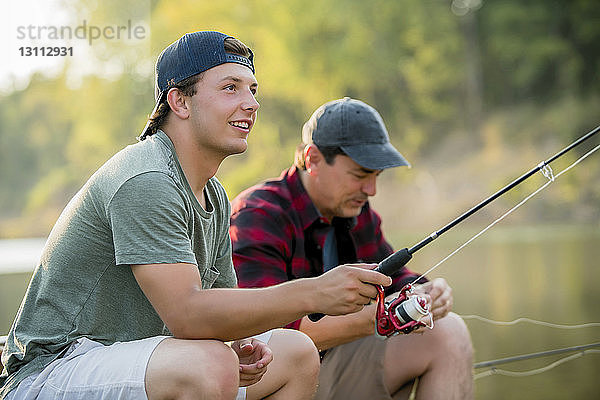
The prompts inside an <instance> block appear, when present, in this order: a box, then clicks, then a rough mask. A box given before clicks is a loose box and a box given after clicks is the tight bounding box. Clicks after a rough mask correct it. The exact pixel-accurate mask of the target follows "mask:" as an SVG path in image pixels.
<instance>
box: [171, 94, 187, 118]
mask: <svg viewBox="0 0 600 400" xmlns="http://www.w3.org/2000/svg"><path fill="white" fill-rule="evenodd" d="M167 102H168V103H169V107H171V111H173V113H174V114H175V115H177V116H178V117H179V118H181V119H187V118H189V116H190V110H189V108H188V103H187V102H186V97H185V95H184V94H183V93H182V92H181V90H179V89H178V88H172V89H170V90H169V92H168V93H167Z"/></svg>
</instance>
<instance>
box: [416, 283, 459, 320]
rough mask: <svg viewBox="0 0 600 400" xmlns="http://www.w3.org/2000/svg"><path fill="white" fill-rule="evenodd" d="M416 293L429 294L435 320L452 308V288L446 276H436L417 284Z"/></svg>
mask: <svg viewBox="0 0 600 400" xmlns="http://www.w3.org/2000/svg"><path fill="white" fill-rule="evenodd" d="M414 293H416V294H427V295H429V297H430V298H431V300H430V304H431V314H432V315H433V319H434V320H436V319H440V318H443V317H445V316H446V315H448V313H449V312H450V311H451V310H452V305H453V303H454V299H453V297H452V288H451V287H450V286H448V283H447V282H446V280H445V279H444V278H435V279H434V280H432V281H429V282H426V283H424V284H422V285H415V289H414Z"/></svg>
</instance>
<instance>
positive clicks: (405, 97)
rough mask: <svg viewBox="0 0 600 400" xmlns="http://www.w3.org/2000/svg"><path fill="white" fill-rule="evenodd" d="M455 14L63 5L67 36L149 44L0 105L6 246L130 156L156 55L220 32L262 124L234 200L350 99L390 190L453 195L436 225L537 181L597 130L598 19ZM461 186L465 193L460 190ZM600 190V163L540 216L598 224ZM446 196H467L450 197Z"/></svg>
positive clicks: (432, 1) (322, 7)
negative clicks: (542, 165) (249, 84)
mask: <svg viewBox="0 0 600 400" xmlns="http://www.w3.org/2000/svg"><path fill="white" fill-rule="evenodd" d="M450 3H451V2H449V1H439V0H426V1H420V0H403V1H390V0H372V1H368V2H367V1H364V0H346V1H344V2H340V1H336V0H320V1H306V0H288V1H277V0H254V1H244V2H241V1H229V2H209V1H201V2H197V1H191V0H181V1H179V2H175V3H174V2H171V1H166V0H152V1H150V0H148V1H142V2H138V3H136V4H130V5H125V4H123V3H122V2H117V1H113V0H111V1H104V2H99V1H82V0H64V4H65V7H67V6H68V7H69V9H72V10H74V11H73V16H72V20H73V21H74V23H79V22H80V21H81V20H82V19H86V20H87V21H88V23H94V24H97V25H105V24H121V23H123V19H125V20H126V19H132V20H134V21H137V22H143V23H145V24H146V25H147V26H148V27H149V30H150V32H149V37H148V41H146V42H140V43H137V44H136V43H134V44H132V43H127V42H125V41H112V42H111V43H101V42H99V43H98V44H97V45H94V46H90V49H91V50H92V54H91V55H90V57H91V59H92V58H93V63H95V65H97V70H96V74H95V75H88V76H83V77H80V78H79V79H75V78H74V75H73V73H74V72H76V71H74V69H76V68H77V66H76V64H74V63H70V64H65V67H64V70H63V72H62V73H61V74H60V75H59V76H58V77H56V78H44V77H42V76H37V75H36V76H33V77H32V78H31V81H30V83H29V85H28V87H27V88H25V89H23V90H17V91H14V92H12V93H9V94H6V95H5V96H3V97H0V237H2V236H4V237H6V236H25V235H45V234H46V233H47V232H48V231H49V229H50V227H51V225H52V223H53V222H54V219H55V218H56V216H57V215H58V213H59V212H60V210H61V209H62V207H64V205H65V204H66V202H67V201H68V199H69V198H70V197H71V196H72V195H73V193H74V192H75V191H76V190H78V188H79V187H80V186H81V185H82V183H83V182H84V181H85V180H86V179H87V178H88V177H89V176H90V175H91V174H92V173H93V172H94V170H95V169H97V168H98V167H99V166H100V165H101V164H102V163H103V162H104V161H105V160H106V159H108V158H109V157H110V156H111V155H112V154H114V153H115V152H116V151H118V150H119V149H120V148H122V147H123V146H125V145H126V144H130V143H133V142H134V141H135V137H136V136H137V135H138V134H139V132H140V130H141V129H142V127H143V126H144V124H145V120H146V117H147V115H148V113H149V112H150V110H151V109H152V107H153V105H154V99H153V76H152V73H153V68H152V65H153V63H154V60H155V58H156V55H157V54H158V53H159V52H160V50H162V49H163V48H164V47H165V46H166V45H168V44H169V43H171V42H172V41H173V40H175V39H176V38H178V37H179V36H181V35H182V34H183V33H185V32H188V31H194V30H200V29H214V30H219V31H222V32H226V33H228V34H231V35H233V36H236V37H238V38H240V39H241V40H243V41H244V42H245V43H246V44H248V45H249V46H250V47H251V48H252V49H253V51H254V52H255V55H256V67H257V79H258V80H259V83H260V89H259V94H258V99H259V101H260V102H261V109H260V111H259V115H260V117H259V121H258V123H257V125H256V126H255V128H254V130H253V131H252V134H251V135H250V138H249V144H250V148H249V150H248V151H247V152H246V154H243V155H240V156H235V157H231V158H230V159H228V160H226V161H225V162H224V164H223V165H222V167H221V169H220V171H219V173H218V176H219V178H220V179H221V180H222V182H223V183H224V185H225V187H226V188H227V190H228V192H229V194H230V196H235V195H236V194H237V193H239V191H241V190H243V189H244V188H246V187H248V186H250V185H252V184H254V183H256V182H258V181H259V180H262V179H266V178H268V177H272V176H276V175H278V174H279V172H280V171H281V170H282V169H283V168H285V167H287V166H288V165H289V164H290V163H291V160H292V157H293V152H294V148H295V146H296V144H297V143H298V142H299V139H300V130H301V126H302V124H303V123H304V121H305V120H306V119H307V118H308V117H309V115H310V114H311V113H312V111H313V110H314V109H315V108H316V107H317V106H319V105H320V104H322V103H324V102H326V101H329V100H331V99H334V98H340V97H343V96H353V97H356V98H360V99H362V100H364V101H366V102H367V103H369V104H371V105H373V106H374V107H376V108H377V109H378V110H379V111H380V113H381V114H382V116H383V118H384V120H385V121H386V124H387V127H388V130H389V132H390V136H391V137H392V141H393V142H394V143H395V144H396V146H397V147H398V148H399V149H400V150H401V152H402V153H404V154H405V155H406V156H407V158H408V159H409V160H411V162H412V163H413V165H414V167H415V170H416V171H414V172H412V174H413V175H411V174H409V173H406V174H405V172H404V170H403V171H402V172H396V171H394V172H391V173H387V174H386V175H385V180H386V186H387V183H388V182H389V183H390V184H392V183H394V182H401V183H404V184H406V186H410V185H414V184H416V186H417V187H421V186H419V185H421V184H423V185H424V186H423V187H428V188H429V189H428V190H430V191H428V192H427V193H445V192H444V191H445V190H447V191H448V192H447V193H448V194H447V195H448V196H449V198H450V199H451V201H450V202H449V201H446V202H444V204H443V205H441V206H440V207H435V209H436V210H438V212H439V213H443V214H442V215H444V216H448V215H451V214H452V213H450V212H449V211H450V210H456V209H459V208H460V207H459V206H460V205H461V204H463V203H464V204H467V205H468V203H472V202H474V201H475V200H476V199H477V198H478V197H477V198H476V199H473V198H472V196H473V195H474V193H478V192H472V191H470V190H472V189H475V188H477V189H479V190H480V192H481V193H483V194H485V193H486V192H487V191H492V190H493V189H495V188H497V186H498V185H500V184H502V183H504V181H503V179H504V180H506V179H510V178H511V177H513V176H514V174H519V173H520V172H522V171H523V170H524V169H526V168H528V167H530V164H529V163H525V164H524V163H523V161H529V157H531V158H534V157H535V158H544V157H547V156H548V155H549V154H553V152H554V151H557V150H558V149H559V148H562V147H564V145H566V144H567V143H569V142H570V141H571V139H572V138H574V137H576V136H579V135H581V134H583V133H585V132H586V131H588V130H590V129H591V128H592V127H593V126H595V125H597V124H598V112H597V111H598V109H599V106H600V75H599V74H598V71H599V70H600V40H599V39H600V24H598V20H599V18H600V3H598V2H597V1H592V0H589V1H586V0H577V1H567V0H553V1H545V0H532V1H527V2H521V1H516V0H510V1H507V0H484V1H483V2H482V5H481V7H479V8H478V9H475V10H471V11H470V12H469V13H468V14H467V15H464V16H457V15H455V14H454V13H453V12H452V11H451V7H450ZM150 34H151V36H150ZM110 71H112V72H110ZM115 71H116V72H115ZM526 149H528V150H527V151H525V150H526ZM573 156H575V154H574V155H573ZM537 161H540V160H539V159H537ZM507 164H510V166H509V168H506V166H507ZM427 166H430V167H431V171H429V172H427ZM434 166H443V168H439V169H437V170H434V169H433V167H434ZM580 170H581V169H580ZM439 171H442V173H440V172H439ZM436 174H437V175H436ZM469 174H472V179H471V181H470V182H469V183H470V185H471V186H468V187H463V186H461V185H459V184H458V183H457V180H459V179H461V178H463V179H464V177H465V176H470V175H469ZM411 176H413V177H412V178H411ZM441 177H443V181H442V182H436V183H435V185H434V184H433V183H432V182H433V180H434V179H436V178H437V179H441ZM599 177H600V163H599V162H598V161H597V156H595V159H592V160H589V161H588V162H587V163H586V172H585V173H581V174H577V176H576V177H572V178H569V179H568V180H566V182H565V183H564V184H561V190H560V191H559V192H553V193H552V194H551V195H550V197H549V199H548V201H546V202H545V203H543V202H542V203H541V204H540V206H539V207H537V208H535V210H541V211H539V213H541V214H543V215H555V216H556V217H557V218H563V219H569V218H571V219H572V218H576V219H579V220H582V221H588V222H589V221H590V220H591V221H597V220H598V214H599V212H598V210H597V208H598V207H597V204H598V199H599V198H600V193H599V189H598V185H597V184H595V182H598V178H599ZM402 186H403V189H405V188H406V186H405V185H402ZM452 187H461V188H464V189H465V190H462V191H460V190H459V191H457V193H456V196H457V197H453V194H452V193H453V192H452V189H451V188H452ZM432 188H435V190H433V189H432ZM525 189H527V188H525V187H524V188H523V190H525ZM431 190H433V191H431ZM384 192H385V191H384ZM520 194H521V192H519V191H515V193H514V195H511V196H513V197H511V199H513V198H515V197H516V196H518V195H520ZM397 195H398V194H397V193H394V196H397ZM415 196H417V195H416V194H415ZM415 196H413V197H410V199H413V200H415V201H416V203H417V204H419V203H420V204H422V205H423V204H425V203H424V202H422V201H421V202H419V200H418V196H417V197H415ZM461 196H462V197H461ZM578 196H579V197H578ZM407 201H408V200H407ZM428 201H429V200H428ZM432 201H433V200H432ZM391 203H394V202H393V201H392V202H391ZM431 204H437V203H435V202H432V203H431ZM568 204H578V205H579V207H577V208H575V207H569V206H568ZM444 206H446V207H448V208H444ZM575 210H577V211H575ZM581 210H583V211H581ZM413 214H415V215H420V214H421V213H419V212H414V213H413ZM535 214H536V212H535V211H530V215H532V218H538V217H539V215H535ZM391 215H393V216H394V217H398V218H404V217H405V216H404V215H401V214H398V215H396V214H395V213H393V212H391ZM431 218H432V219H436V218H437V219H436V220H437V221H439V220H440V219H441V218H440V217H439V214H431ZM421 223H425V222H423V221H421ZM428 225H429V224H428ZM429 226H430V225H429Z"/></svg>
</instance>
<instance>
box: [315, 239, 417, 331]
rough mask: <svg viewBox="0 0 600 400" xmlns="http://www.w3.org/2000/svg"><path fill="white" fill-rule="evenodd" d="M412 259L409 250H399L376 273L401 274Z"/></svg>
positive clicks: (380, 264) (384, 261) (319, 316)
mask: <svg viewBox="0 0 600 400" xmlns="http://www.w3.org/2000/svg"><path fill="white" fill-rule="evenodd" d="M411 258H412V254H410V252H409V251H408V249H407V248H404V249H402V250H398V251H397V252H395V253H394V254H392V255H390V256H388V257H387V258H386V259H385V260H383V261H382V262H380V263H379V265H378V266H377V268H375V271H377V272H381V273H382V274H384V275H387V276H392V275H394V274H396V273H398V272H400V270H401V269H402V268H404V266H405V265H406V263H407V262H409V261H410V259H411ZM324 316H325V314H323V313H312V314H309V315H308V319H310V320H311V321H312V322H317V321H318V320H320V319H321V318H323V317H324Z"/></svg>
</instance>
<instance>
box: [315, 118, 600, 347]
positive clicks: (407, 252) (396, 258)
mask: <svg viewBox="0 0 600 400" xmlns="http://www.w3.org/2000/svg"><path fill="white" fill-rule="evenodd" d="M599 131H600V126H597V127H596V128H594V129H593V130H591V131H590V132H588V133H587V134H585V135H583V136H582V137H580V138H579V139H577V140H575V141H574V142H573V143H571V144H570V145H568V146H567V147H565V148H564V149H562V150H561V151H559V152H558V153H556V154H555V155H554V156H552V157H550V158H549V159H547V160H546V161H543V162H541V163H539V164H538V165H537V166H536V167H535V168H533V169H531V170H530V171H529V172H527V173H525V174H523V175H522V176H520V177H519V178H517V179H515V180H514V181H513V182H511V183H509V184H508V185H506V186H505V187H503V188H502V189H500V190H498V191H497V192H496V193H494V194H492V195H491V196H490V197H488V198H487V199H485V200H483V201H481V202H480V203H479V204H477V205H475V206H473V207H472V208H471V209H470V210H468V211H467V212H465V213H463V214H462V215H460V216H459V217H457V218H455V219H454V220H453V221H451V222H450V223H448V224H446V225H445V226H443V227H442V228H440V229H439V230H437V231H435V232H433V233H432V234H431V235H429V236H427V237H426V238H424V239H423V240H421V241H420V242H418V243H417V244H415V245H414V246H412V247H411V248H407V247H405V248H403V249H401V250H398V251H396V252H395V253H393V254H391V255H390V256H388V257H387V258H385V259H384V260H383V261H381V262H380V263H379V264H378V266H377V268H375V271H378V272H381V273H382V274H385V275H388V276H393V275H395V274H397V273H399V272H400V271H401V270H402V268H404V267H405V266H406V264H407V263H408V262H409V261H410V260H411V258H412V256H413V254H414V253H416V252H417V251H419V250H421V249H422V248H423V247H425V246H427V245H428V244H430V243H431V242H433V241H434V240H435V239H437V238H438V237H440V236H441V235H443V234H444V233H446V232H447V231H449V230H450V229H452V228H454V227H455V226H456V225H458V224H459V223H461V222H462V221H464V220H465V219H467V218H469V217H470V216H471V215H473V214H475V213H476V212H477V211H479V210H481V209H482V208H483V207H485V206H486V205H488V204H489V203H491V202H492V201H494V200H496V199H497V198H498V197H500V196H502V195H503V194H504V193H506V192H508V191H509V190H511V189H513V188H515V187H516V186H518V185H520V184H521V183H523V182H524V181H526V180H527V179H529V178H530V177H531V176H533V175H534V174H536V173H537V172H538V171H542V173H543V174H544V176H546V177H547V178H548V179H551V180H554V176H553V175H552V170H551V169H550V167H549V164H550V163H552V162H553V161H555V160H557V159H558V158H560V157H562V156H563V155H564V154H565V153H567V152H568V151H570V150H572V149H573V148H575V147H577V146H579V145H580V144H581V143H583V142H585V141H586V140H588V139H590V138H591V137H592V136H594V135H595V134H597V133H598V132H599ZM411 291H412V285H410V284H409V285H406V286H405V287H404V288H403V289H402V291H401V295H400V297H401V298H402V301H404V300H410V299H412V300H413V301H411V304H406V305H403V304H402V302H400V301H396V300H395V301H393V302H392V303H391V304H392V305H393V309H387V310H385V312H378V313H377V318H378V322H379V319H380V318H381V320H382V321H383V323H384V324H387V325H386V327H385V328H384V329H382V330H381V332H378V333H382V332H383V333H384V335H385V336H389V334H392V333H393V332H398V331H402V332H404V333H409V332H410V331H412V330H414V329H416V328H417V327H418V326H425V324H423V323H421V324H418V321H415V320H414V319H413V320H412V322H417V324H412V325H411V326H410V327H407V326H405V325H401V327H402V329H400V325H399V326H396V328H395V329H394V328H393V327H392V326H391V325H390V324H391V323H392V322H398V321H400V322H404V321H407V320H408V321H410V319H408V318H406V314H407V311H413V313H412V314H414V315H420V316H426V315H428V310H426V309H420V308H419V304H421V299H417V298H413V297H409V296H408V295H409V294H410V293H411ZM378 302H379V303H382V302H383V296H382V294H381V291H380V293H379V294H378ZM407 306H408V307H407ZM379 308H381V307H379ZM379 308H378V310H379ZM403 308H407V309H406V310H404V309H403ZM417 310H418V312H417ZM408 314H410V313H408ZM394 315H395V316H396V317H394ZM400 315H402V316H403V317H402V318H401V317H400ZM324 316H325V315H324V314H321V313H313V314H310V315H309V316H308V317H309V319H310V320H311V321H313V322H316V321H318V320H320V319H321V318H323V317H324ZM390 321H391V322H390ZM377 329H378V331H379V326H377Z"/></svg>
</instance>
